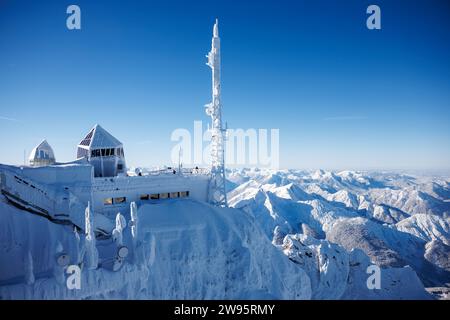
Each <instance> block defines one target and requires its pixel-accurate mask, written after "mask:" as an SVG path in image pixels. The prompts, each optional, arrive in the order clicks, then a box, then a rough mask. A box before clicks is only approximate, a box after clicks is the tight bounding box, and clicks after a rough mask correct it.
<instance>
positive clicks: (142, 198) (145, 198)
mask: <svg viewBox="0 0 450 320" xmlns="http://www.w3.org/2000/svg"><path fill="white" fill-rule="evenodd" d="M148 199H149V195H148V194H141V200H148Z"/></svg>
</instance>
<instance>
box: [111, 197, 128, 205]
mask: <svg viewBox="0 0 450 320" xmlns="http://www.w3.org/2000/svg"><path fill="white" fill-rule="evenodd" d="M126 201H127V198H125V197H119V198H114V203H116V204H120V203H124V202H126Z"/></svg>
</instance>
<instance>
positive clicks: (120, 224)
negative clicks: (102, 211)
mask: <svg viewBox="0 0 450 320" xmlns="http://www.w3.org/2000/svg"><path fill="white" fill-rule="evenodd" d="M126 226H127V222H126V221H125V218H124V217H123V216H122V215H121V214H120V212H119V213H118V214H117V215H116V227H115V228H114V230H113V232H112V237H113V240H114V241H115V242H116V244H117V246H118V247H120V246H122V245H123V237H122V232H123V229H125V227H126Z"/></svg>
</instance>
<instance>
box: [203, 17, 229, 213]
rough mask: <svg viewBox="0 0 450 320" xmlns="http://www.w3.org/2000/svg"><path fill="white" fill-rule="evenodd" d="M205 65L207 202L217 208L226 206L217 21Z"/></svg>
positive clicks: (224, 130) (224, 131) (224, 132)
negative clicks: (208, 76)
mask: <svg viewBox="0 0 450 320" xmlns="http://www.w3.org/2000/svg"><path fill="white" fill-rule="evenodd" d="M206 57H207V58H208V62H207V63H206V64H207V65H208V66H209V67H210V68H211V69H212V102H211V103H209V104H207V105H206V106H205V107H206V110H205V111H206V114H207V115H208V116H210V117H211V128H210V129H209V130H210V132H211V181H210V184H209V200H210V202H211V203H212V204H214V205H218V206H223V207H226V206H227V193H226V188H225V181H226V180H225V135H226V130H227V129H226V128H224V127H223V125H222V103H221V101H220V38H219V21H218V20H217V19H216V23H215V24H214V27H213V38H212V41H211V51H210V52H209V53H208V55H207V56H206Z"/></svg>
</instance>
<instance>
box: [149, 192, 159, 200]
mask: <svg viewBox="0 0 450 320" xmlns="http://www.w3.org/2000/svg"><path fill="white" fill-rule="evenodd" d="M150 199H152V200H157V199H159V194H158V193H153V194H151V195H150Z"/></svg>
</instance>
